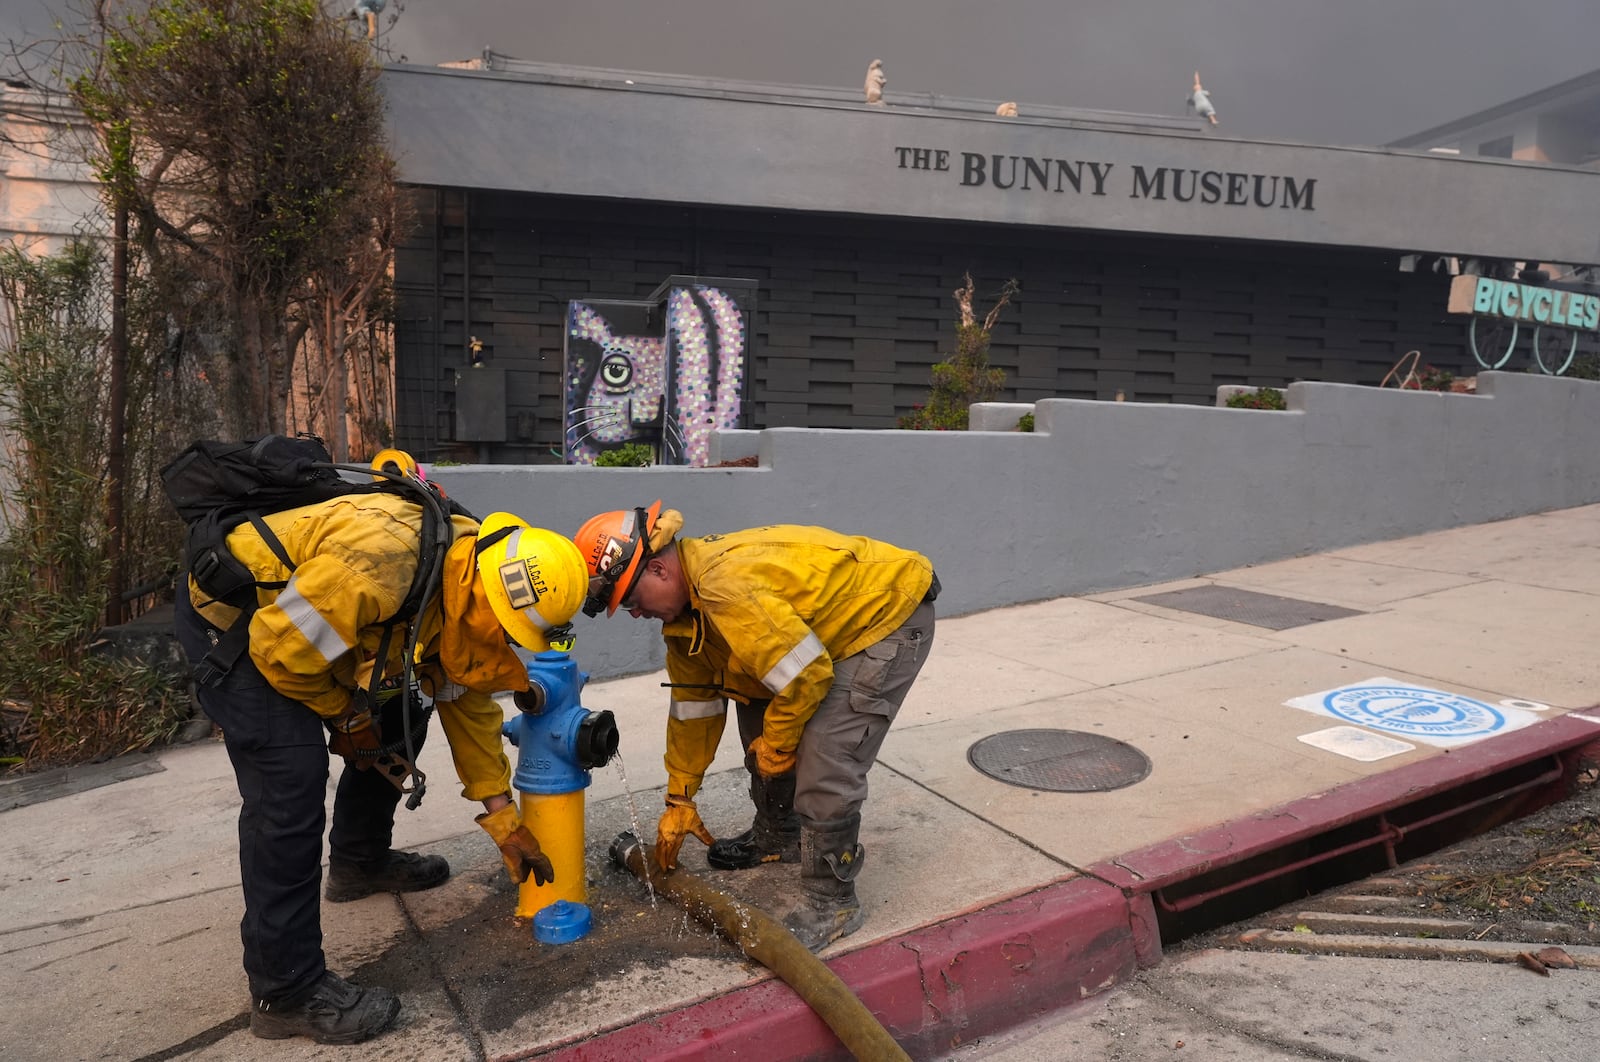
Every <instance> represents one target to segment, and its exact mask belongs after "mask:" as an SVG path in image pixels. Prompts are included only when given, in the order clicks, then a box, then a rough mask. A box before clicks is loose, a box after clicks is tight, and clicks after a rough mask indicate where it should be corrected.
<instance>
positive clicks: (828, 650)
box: [662, 525, 933, 785]
mask: <svg viewBox="0 0 1600 1062" xmlns="http://www.w3.org/2000/svg"><path fill="white" fill-rule="evenodd" d="M678 559H679V563H680V565H681V566H682V568H683V573H684V578H685V580H686V581H687V583H688V587H689V609H690V610H692V611H686V612H685V614H684V616H683V617H680V618H679V619H677V620H675V621H673V622H672V623H669V624H665V625H663V627H662V635H663V637H664V639H665V641H666V646H667V677H668V679H669V680H670V681H671V682H673V683H674V684H675V686H674V689H673V711H672V714H671V715H670V716H669V720H668V725H667V743H668V750H669V751H668V764H667V767H668V775H669V785H671V784H674V783H676V782H677V781H678V780H679V778H678V776H680V775H681V776H684V777H685V778H687V777H689V776H691V775H699V774H703V773H704V771H705V768H706V767H708V766H710V762H711V757H710V756H705V757H704V762H701V763H695V762H693V760H694V758H696V757H689V756H683V755H680V756H678V757H674V756H673V748H674V745H675V744H676V745H677V747H678V751H679V752H680V753H682V752H687V751H688V750H689V749H690V748H698V749H700V750H702V755H703V748H704V746H703V742H696V741H692V740H686V741H681V742H677V743H675V742H674V741H673V737H674V729H675V728H678V729H684V727H683V724H684V723H685V722H686V721H687V720H689V719H691V718H695V717H704V716H705V715H706V714H708V713H709V712H712V711H715V709H714V708H713V707H712V705H711V704H708V703H707V702H710V701H713V700H720V699H721V698H722V697H724V696H731V697H733V698H734V699H736V700H739V701H749V700H752V699H757V698H765V697H770V698H771V699H772V703H771V704H770V705H769V706H768V708H767V711H766V722H765V726H764V730H763V733H764V735H765V737H766V739H767V742H768V743H769V744H770V745H772V746H773V747H774V748H775V749H778V750H780V751H788V750H790V749H793V748H794V747H795V746H796V745H798V744H799V742H800V733H801V731H802V730H803V729H804V728H805V724H806V721H807V720H809V719H810V718H811V715H812V713H814V712H815V711H816V710H817V705H819V704H820V703H821V702H822V698H823V697H824V696H826V695H827V692H828V688H829V686H831V685H832V683H833V661H835V660H842V659H843V658H845V657H847V656H852V655H854V654H855V653H858V652H860V651H861V650H863V649H865V648H867V647H868V646H870V645H873V644H874V643H876V642H877V641H879V640H880V639H882V638H883V637H884V636H886V635H888V634H889V633H890V632H891V631H893V630H895V629H896V628H897V627H899V626H900V625H901V624H902V623H904V622H905V621H906V619H907V618H908V617H910V615H911V613H912V612H914V611H915V610H916V608H917V606H918V605H919V604H921V602H922V598H923V595H924V594H926V593H927V591H928V587H929V585H930V584H931V583H932V581H933V565H932V564H931V563H930V562H929V561H928V558H926V557H924V556H923V555H922V554H920V553H916V552H913V551H911V550H907V549H901V548H900V547H898V546H893V545H890V544H889V543H886V542H880V541H877V540H875V539H870V538H864V537H860V536H850V535H842V534H839V533H838V532H836V531H830V530H828V529H826V528H822V527H800V526H794V525H776V526H772V527H757V528H751V529H750V530H747V531H737V532H733V533H730V534H726V535H708V536H706V537H704V538H684V539H679V540H678ZM683 736H684V737H687V735H683ZM710 751H711V753H713V754H714V753H715V751H716V750H715V747H714V746H713V747H712V748H711V750H710ZM674 758H676V759H677V761H678V762H676V763H674V762H673V760H674ZM696 768H698V770H696ZM698 781H699V779H698V777H694V782H695V784H696V785H698Z"/></svg>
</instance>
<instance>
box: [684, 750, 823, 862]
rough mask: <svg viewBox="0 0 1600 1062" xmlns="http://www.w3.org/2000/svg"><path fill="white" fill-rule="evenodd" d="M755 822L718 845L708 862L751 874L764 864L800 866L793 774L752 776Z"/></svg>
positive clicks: (713, 847)
mask: <svg viewBox="0 0 1600 1062" xmlns="http://www.w3.org/2000/svg"><path fill="white" fill-rule="evenodd" d="M750 800H751V802H752V803H753V804H755V806H756V817H755V821H754V822H753V823H751V825H750V828H749V829H748V830H746V831H744V832H743V833H741V834H739V836H737V837H726V838H723V839H722V840H720V841H717V842H715V843H714V844H712V846H711V850H710V851H708V852H707V853H706V862H707V863H710V864H711V865H712V866H713V867H715V868H716V869H718V870H749V869H750V868H751V867H759V866H760V865H761V864H763V863H798V862H800V816H798V815H796V814H795V813H794V772H793V771H790V772H789V773H788V774H780V775H778V776H776V777H774V778H763V777H761V775H760V774H759V773H757V772H756V771H755V770H751V772H750Z"/></svg>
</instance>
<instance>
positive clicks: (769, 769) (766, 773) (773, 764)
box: [750, 736, 795, 778]
mask: <svg viewBox="0 0 1600 1062" xmlns="http://www.w3.org/2000/svg"><path fill="white" fill-rule="evenodd" d="M750 755H752V756H754V757H755V759H756V771H757V772H758V773H759V774H760V775H761V777H763V778H775V777H777V776H778V775H780V774H788V773H789V772H790V771H792V770H794V761H795V750H794V749H790V750H789V751H788V752H779V751H778V750H777V749H775V748H773V747H772V746H771V745H769V744H767V739H766V737H765V736H762V737H758V738H756V739H755V740H754V741H752V742H750Z"/></svg>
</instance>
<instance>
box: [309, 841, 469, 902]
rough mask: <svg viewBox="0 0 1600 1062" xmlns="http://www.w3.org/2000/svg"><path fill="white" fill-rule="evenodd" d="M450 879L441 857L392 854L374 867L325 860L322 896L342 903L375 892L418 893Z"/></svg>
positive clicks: (448, 869) (405, 853) (448, 867)
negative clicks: (323, 891)
mask: <svg viewBox="0 0 1600 1062" xmlns="http://www.w3.org/2000/svg"><path fill="white" fill-rule="evenodd" d="M449 877H450V864H449V863H447V862H445V860H444V856H436V855H431V856H425V855H418V854H417V853H415V852H394V851H391V852H390V853H389V854H388V855H386V856H384V857H383V859H382V860H381V861H379V862H377V863H375V864H371V865H364V864H361V863H347V862H345V861H344V860H341V859H329V860H328V888H327V890H326V892H325V893H324V894H323V895H324V896H326V897H327V900H328V902H329V903H346V902H348V901H350V900H359V899H361V897H363V896H371V895H372V894H373V893H375V892H418V891H420V890H422V889H431V888H433V887H434V886H435V885H443V884H444V883H445V880H446V879H447V878H449Z"/></svg>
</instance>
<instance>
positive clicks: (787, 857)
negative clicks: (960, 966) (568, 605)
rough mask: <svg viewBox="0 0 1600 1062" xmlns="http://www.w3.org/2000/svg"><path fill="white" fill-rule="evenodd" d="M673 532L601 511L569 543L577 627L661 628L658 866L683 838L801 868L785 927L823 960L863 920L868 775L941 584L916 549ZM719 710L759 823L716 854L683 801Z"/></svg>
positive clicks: (790, 531) (817, 531) (658, 520)
mask: <svg viewBox="0 0 1600 1062" xmlns="http://www.w3.org/2000/svg"><path fill="white" fill-rule="evenodd" d="M682 527H683V516H682V514H680V513H679V512H677V511H676V510H674V509H668V510H666V511H665V512H663V511H662V508H661V502H659V501H657V502H656V503H655V504H654V505H652V506H650V508H649V509H634V510H631V511H628V510H621V511H617V512H609V513H602V514H600V515H599V516H596V517H594V518H593V519H592V520H590V521H589V522H588V523H586V524H584V525H583V528H582V530H580V531H579V532H578V535H577V539H576V541H577V543H578V549H579V550H580V551H581V552H582V554H583V556H584V559H585V560H586V561H587V563H588V566H589V572H590V574H591V576H592V578H591V580H590V584H589V600H588V601H587V602H586V603H585V604H584V612H585V613H586V614H588V615H591V616H593V615H598V614H599V612H600V611H601V610H602V609H604V610H605V612H606V613H607V614H608V615H610V614H612V613H614V612H616V610H617V609H619V608H621V609H623V610H624V611H626V612H628V613H629V614H630V615H632V616H634V617H635V618H640V617H644V618H648V619H658V620H660V621H661V636H662V638H663V639H664V640H665V642H666V647H667V678H668V680H669V681H670V684H671V686H672V701H671V707H670V710H669V712H668V715H667V754H666V768H667V794H666V803H667V807H666V810H665V811H664V812H663V813H662V815H661V819H660V822H659V824H658V826H657V830H656V849H655V853H656V861H657V862H658V863H659V865H660V866H661V868H662V869H663V870H670V869H672V868H673V867H674V866H676V865H677V859H678V853H679V850H680V848H681V847H682V845H683V839H684V838H685V837H686V836H689V835H691V834H692V835H694V836H695V837H697V838H699V839H700V840H701V841H703V842H705V843H706V844H708V845H710V851H709V852H708V853H707V861H708V862H709V863H710V864H711V865H712V866H713V867H716V868H718V869H723V870H738V869H743V868H747V867H754V866H759V865H760V864H762V863H768V862H775V861H781V862H785V863H794V862H798V863H799V864H800V877H801V884H802V886H803V890H802V895H803V898H802V900H801V903H800V904H799V906H798V907H796V909H795V910H793V911H792V912H790V913H789V914H788V915H787V916H786V917H785V918H784V924H785V925H786V926H787V927H788V928H789V929H790V931H791V932H793V933H794V934H795V936H796V937H798V938H799V939H800V941H801V942H802V943H804V944H805V945H806V947H808V948H810V949H811V950H812V951H816V950H819V949H820V948H822V947H824V946H825V945H827V944H828V943H829V942H831V941H834V940H837V939H838V938H840V937H842V936H844V935H846V934H847V933H851V932H854V931H855V930H856V929H857V928H858V927H860V925H861V923H862V921H863V920H864V917H865V916H864V915H863V913H862V910H861V902H860V900H859V899H858V897H857V895H856V888H855V882H856V877H857V875H858V874H859V873H860V871H861V866H862V859H863V855H864V850H863V849H862V847H861V845H860V844H859V843H857V840H858V837H859V835H860V830H861V807H862V805H863V803H864V802H865V801H866V797H867V772H868V771H869V770H871V768H872V765H873V763H874V762H875V761H876V759H877V756H878V750H879V748H880V747H881V746H882V744H883V739H884V736H885V735H886V734H887V733H888V730H889V726H890V724H891V723H893V722H894V717H895V715H896V713H898V712H899V710H900V704H901V702H902V701H904V700H905V696H906V693H907V691H909V690H910V688H911V683H912V682H913V681H914V680H915V679H916V677H917V673H918V672H919V671H920V670H921V669H922V664H923V662H924V661H925V660H927V658H928V652H929V650H930V649H931V648H932V646H933V628H934V611H933V601H934V598H935V597H937V596H938V587H939V581H938V579H937V578H935V577H934V573H933V566H932V564H930V563H929V561H928V559H927V558H926V557H924V556H923V555H922V554H920V553H914V552H912V551H910V550H906V549H901V548H899V547H898V546H892V545H889V544H888V543H886V542H878V541H875V540H873V539H870V538H861V537H854V536H848V535H843V534H839V533H837V532H834V531H830V530H828V529H826V528H821V527H797V526H783V525H779V526H772V527H757V528H752V529H750V530H746V531H735V532H731V533H729V534H725V535H706V536H705V537H703V538H681V539H680V538H677V537H675V536H676V535H677V533H678V531H679V530H680V529H682ZM729 698H732V699H733V700H734V701H735V702H737V704H738V708H737V714H738V720H739V739H740V743H741V745H742V746H743V747H744V748H745V750H746V754H745V767H746V769H747V770H748V771H749V772H750V798H751V800H752V801H753V802H754V803H755V821H754V822H753V823H752V824H751V827H750V829H748V830H746V831H745V832H744V833H742V834H739V835H738V836H736V837H731V838H727V839H725V840H721V841H717V840H714V839H713V837H712V835H711V833H710V831H708V830H707V829H706V826H705V823H703V822H702V821H701V820H700V814H699V812H698V810H697V809H696V808H695V803H694V796H695V793H696V792H697V791H698V790H699V788H700V784H701V781H702V779H703V778H704V776H705V772H706V769H707V768H708V767H709V766H710V765H711V761H712V759H713V758H714V757H715V756H716V752H717V744H718V742H719V741H720V740H721V738H722V731H723V727H724V724H725V722H726V719H727V702H728V699H729Z"/></svg>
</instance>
